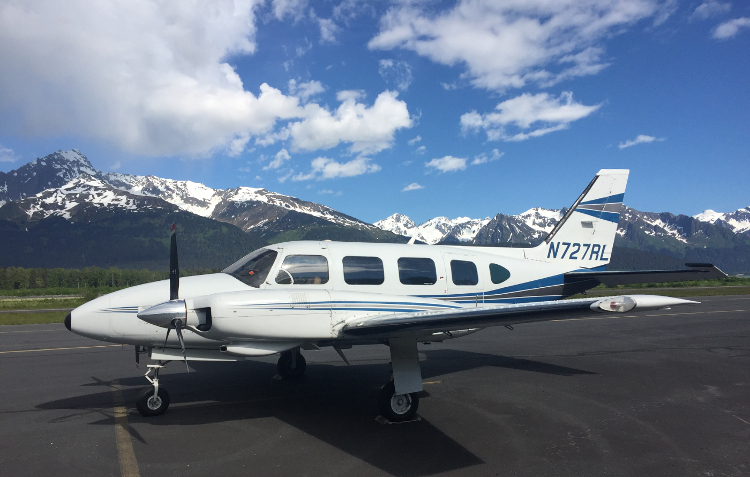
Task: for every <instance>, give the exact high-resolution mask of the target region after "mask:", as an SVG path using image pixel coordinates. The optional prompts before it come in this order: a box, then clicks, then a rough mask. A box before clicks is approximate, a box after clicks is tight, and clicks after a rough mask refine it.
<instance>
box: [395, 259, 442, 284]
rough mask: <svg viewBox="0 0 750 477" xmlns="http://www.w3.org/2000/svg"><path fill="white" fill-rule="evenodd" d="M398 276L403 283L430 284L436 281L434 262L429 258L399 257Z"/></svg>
mask: <svg viewBox="0 0 750 477" xmlns="http://www.w3.org/2000/svg"><path fill="white" fill-rule="evenodd" d="M398 278H399V279H400V280H401V283H403V284H404V285H432V284H434V283H435V282H437V273H436V272H435V262H433V261H432V260H431V259H429V258H399V259H398Z"/></svg>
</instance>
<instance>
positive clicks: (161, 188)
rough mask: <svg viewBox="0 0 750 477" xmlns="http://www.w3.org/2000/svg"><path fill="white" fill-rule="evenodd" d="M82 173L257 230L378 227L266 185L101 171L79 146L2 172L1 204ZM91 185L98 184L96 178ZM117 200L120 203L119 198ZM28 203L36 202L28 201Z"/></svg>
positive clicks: (40, 208)
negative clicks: (221, 185)
mask: <svg viewBox="0 0 750 477" xmlns="http://www.w3.org/2000/svg"><path fill="white" fill-rule="evenodd" d="M82 175H85V176H86V177H87V179H86V181H89V182H90V179H91V178H95V179H97V180H98V181H99V182H100V183H98V185H103V184H106V185H107V186H108V187H110V188H112V189H117V190H119V191H122V192H124V193H127V194H129V196H140V197H154V198H159V199H162V200H164V201H166V202H168V203H170V204H173V205H175V206H177V207H178V208H180V209H181V210H185V211H187V212H191V213H193V214H196V215H199V216H201V217H207V218H212V219H215V220H219V221H222V222H229V223H232V224H234V225H236V226H238V227H240V228H241V229H242V230H244V231H249V230H254V231H257V232H260V233H263V232H264V231H265V230H268V229H269V227H272V224H273V223H276V225H277V226H278V225H279V223H278V221H279V220H280V219H282V218H285V222H286V223H285V224H284V225H283V226H284V227H286V228H287V229H288V228H294V227H295V226H297V225H301V224H303V225H311V224H319V225H325V224H328V225H330V224H336V225H343V226H347V227H354V228H357V229H360V230H377V228H376V227H374V226H372V225H370V224H367V223H365V222H362V221H360V220H357V219H355V218H354V217H350V216H348V215H346V214H342V213H341V212H338V211H336V210H334V209H331V208H330V207H326V206H324V205H321V204H316V203H314V202H307V201H303V200H300V199H297V198H295V197H291V196H286V195H283V194H278V193H275V192H269V191H267V190H265V189H259V188H252V187H238V188H236V189H226V190H223V189H212V188H210V187H208V186H206V185H204V184H200V183H197V182H191V181H178V180H173V179H164V178H160V177H155V176H136V175H130V174H120V173H112V172H101V171H97V170H95V169H94V168H93V166H92V165H91V163H90V162H89V160H88V159H87V158H86V156H85V155H83V154H82V153H81V152H80V151H78V150H75V149H73V150H71V151H57V152H55V153H53V154H50V155H48V156H45V157H43V158H40V159H36V160H34V161H32V162H29V163H28V164H25V165H24V166H22V167H20V168H19V169H16V170H14V171H11V172H9V173H0V184H3V185H2V186H0V207H2V205H3V204H4V203H5V202H7V201H8V200H11V201H18V200H19V199H24V198H26V197H31V196H34V195H35V194H38V193H40V192H42V191H47V192H46V196H45V198H44V199H40V200H50V199H49V197H52V196H55V194H56V193H55V191H57V190H58V189H59V188H61V187H63V186H66V184H68V183H69V182H70V181H71V180H72V179H75V178H77V177H79V176H82ZM91 185H92V186H93V183H92V184H91ZM110 192H111V191H110ZM108 193H109V192H108ZM63 194H64V195H67V194H66V193H63ZM58 195H59V194H58ZM48 196H49V197H48ZM129 196H128V197H129ZM91 197H93V195H92V196H91ZM117 197H121V196H117ZM113 200H114V199H113ZM129 200H132V198H131V199H129ZM100 204H103V202H100ZM47 205H49V204H47ZM112 205H113V206H114V205H116V204H115V203H114V202H113V203H112ZM27 207H31V206H30V205H28V204H27ZM53 209H54V208H53ZM28 210H31V209H28ZM34 210H35V212H34V213H33V214H32V215H31V217H33V220H38V219H41V218H44V216H45V213H46V212H44V211H45V210H48V209H47V207H46V206H45V205H41V204H40V205H37V206H36V208H35V209H34ZM59 213H61V212H59V210H57V209H55V211H54V212H53V211H52V209H49V213H47V215H56V214H59Z"/></svg>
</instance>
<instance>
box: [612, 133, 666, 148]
mask: <svg viewBox="0 0 750 477" xmlns="http://www.w3.org/2000/svg"><path fill="white" fill-rule="evenodd" d="M664 139H665V138H663V137H660V138H657V137H654V136H646V135H645V134H639V135H638V137H636V138H635V139H631V140H630V141H625V142H621V143H620V144H619V145H618V146H617V147H619V148H620V149H625V148H626V147H630V146H635V145H636V144H648V143H650V142H654V141H663V140H664Z"/></svg>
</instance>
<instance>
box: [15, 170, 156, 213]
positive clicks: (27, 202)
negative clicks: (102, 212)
mask: <svg viewBox="0 0 750 477" xmlns="http://www.w3.org/2000/svg"><path fill="white" fill-rule="evenodd" d="M153 201H154V199H153V198H150V199H148V200H145V201H144V199H143V198H141V197H140V196H136V195H133V194H130V193H127V192H124V191H121V190H119V189H115V188H113V187H112V186H110V185H109V184H107V183H106V182H104V181H103V180H101V179H99V178H96V177H93V176H90V175H88V174H82V175H80V176H77V177H75V178H74V179H72V180H71V181H70V182H68V183H66V184H64V185H63V186H62V187H59V188H55V189H47V190H44V191H42V192H40V193H38V194H36V195H34V196H33V197H28V198H26V199H22V200H20V201H18V202H17V203H18V205H19V207H20V208H21V210H22V211H23V212H24V213H26V215H27V216H28V218H29V220H42V219H46V218H48V217H62V218H64V219H67V220H71V219H73V218H74V215H75V214H76V211H77V210H78V209H84V208H94V209H105V208H106V209H110V210H111V209H125V210H131V211H139V210H144V209H153V208H154V204H153ZM161 204H163V205H165V206H166V205H167V204H166V203H164V202H161ZM157 207H158V205H157ZM159 208H162V207H159Z"/></svg>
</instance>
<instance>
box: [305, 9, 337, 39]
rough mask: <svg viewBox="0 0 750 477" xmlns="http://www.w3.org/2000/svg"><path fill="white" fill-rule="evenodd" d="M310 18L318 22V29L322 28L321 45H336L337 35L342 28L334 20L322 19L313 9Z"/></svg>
mask: <svg viewBox="0 0 750 477" xmlns="http://www.w3.org/2000/svg"><path fill="white" fill-rule="evenodd" d="M310 18H312V19H313V20H314V21H315V22H317V24H318V28H320V42H321V43H336V33H338V31H339V30H340V28H339V26H338V25H336V23H335V22H334V21H333V20H332V19H330V18H320V17H319V16H318V15H316V14H315V10H313V9H312V8H311V9H310Z"/></svg>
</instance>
